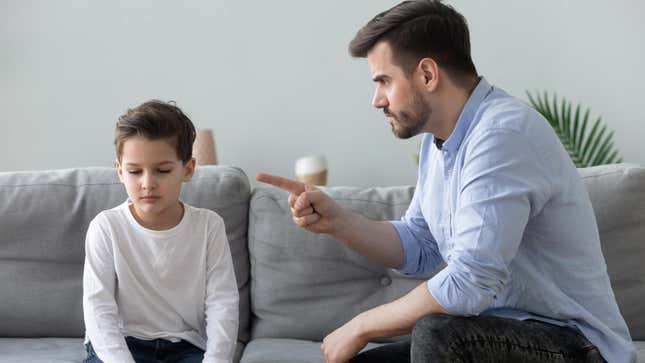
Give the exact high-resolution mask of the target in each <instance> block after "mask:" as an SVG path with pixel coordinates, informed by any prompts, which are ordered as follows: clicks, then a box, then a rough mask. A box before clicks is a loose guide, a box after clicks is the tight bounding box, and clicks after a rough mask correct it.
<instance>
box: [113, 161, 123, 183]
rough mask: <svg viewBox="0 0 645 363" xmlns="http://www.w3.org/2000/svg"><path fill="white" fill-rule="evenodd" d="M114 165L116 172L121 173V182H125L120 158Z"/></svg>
mask: <svg viewBox="0 0 645 363" xmlns="http://www.w3.org/2000/svg"><path fill="white" fill-rule="evenodd" d="M114 166H115V167H116V173H117V174H118V175H119V180H120V181H121V183H123V169H121V163H120V162H119V159H116V161H115V162H114Z"/></svg>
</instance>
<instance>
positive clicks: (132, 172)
mask: <svg viewBox="0 0 645 363" xmlns="http://www.w3.org/2000/svg"><path fill="white" fill-rule="evenodd" d="M128 173H130V174H141V170H128Z"/></svg>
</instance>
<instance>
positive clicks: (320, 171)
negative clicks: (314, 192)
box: [295, 155, 327, 185]
mask: <svg viewBox="0 0 645 363" xmlns="http://www.w3.org/2000/svg"><path fill="white" fill-rule="evenodd" d="M295 169H296V179H298V180H299V181H301V182H303V183H305V184H310V185H327V160H325V157H324V156H322V155H310V156H305V157H302V158H300V159H298V160H296V168H295Z"/></svg>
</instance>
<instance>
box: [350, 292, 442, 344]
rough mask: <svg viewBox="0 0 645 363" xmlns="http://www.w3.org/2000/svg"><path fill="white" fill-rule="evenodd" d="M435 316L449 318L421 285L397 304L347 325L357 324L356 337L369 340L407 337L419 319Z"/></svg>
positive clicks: (397, 301) (381, 308) (363, 314)
mask: <svg viewBox="0 0 645 363" xmlns="http://www.w3.org/2000/svg"><path fill="white" fill-rule="evenodd" d="M434 313H441V314H449V313H448V311H446V310H445V309H444V308H443V307H442V306H441V305H439V303H437V301H436V300H435V299H434V297H433V296H432V294H430V291H428V287H427V285H426V283H425V282H424V283H422V284H421V285H419V286H417V287H416V288H415V289H413V290H412V291H410V292H409V293H408V294H407V295H405V296H403V297H401V298H399V299H398V300H395V301H393V302H391V303H388V304H385V305H380V306H377V307H375V308H373V309H371V310H368V311H365V312H363V313H361V314H359V315H358V316H356V317H355V318H354V319H353V320H352V321H351V322H350V324H356V329H357V331H358V334H360V335H361V336H363V337H364V338H366V339H367V340H372V339H375V338H380V337H392V336H398V335H405V334H409V333H410V332H411V331H412V329H413V328H414V324H416V322H417V321H418V320H419V319H421V318H423V317H424V316H426V315H429V314H434Z"/></svg>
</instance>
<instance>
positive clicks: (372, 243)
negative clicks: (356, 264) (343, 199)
mask: <svg viewBox="0 0 645 363" xmlns="http://www.w3.org/2000/svg"><path fill="white" fill-rule="evenodd" d="M338 223H339V225H337V228H336V232H335V233H334V237H336V238H337V239H339V240H341V241H343V242H345V243H346V244H347V246H349V247H350V248H351V249H353V250H354V251H356V252H358V253H360V254H361V255H363V256H366V257H367V258H369V259H372V260H376V261H379V262H381V263H383V264H384V265H386V266H388V267H391V268H398V267H400V266H401V264H402V263H403V245H402V244H401V239H400V238H399V234H398V233H397V232H396V230H395V229H394V227H393V226H392V224H391V223H390V222H387V221H373V220H371V219H369V218H366V217H364V216H362V215H360V214H358V213H355V212H352V211H350V210H345V211H344V213H343V216H342V217H341V218H339V221H338Z"/></svg>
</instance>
